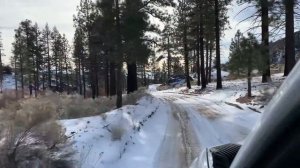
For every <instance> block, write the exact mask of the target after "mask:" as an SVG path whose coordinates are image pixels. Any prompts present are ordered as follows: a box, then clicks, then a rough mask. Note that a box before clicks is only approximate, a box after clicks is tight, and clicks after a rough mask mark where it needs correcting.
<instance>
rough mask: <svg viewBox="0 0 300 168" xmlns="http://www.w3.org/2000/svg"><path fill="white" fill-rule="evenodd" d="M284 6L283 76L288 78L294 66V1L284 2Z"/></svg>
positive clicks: (286, 0) (287, 0)
mask: <svg viewBox="0 0 300 168" xmlns="http://www.w3.org/2000/svg"><path fill="white" fill-rule="evenodd" d="M284 5H285V22H286V23H285V36H286V37H285V68H284V76H288V75H289V73H290V72H291V71H292V69H293V68H294V66H295V64H296V60H295V34H294V0H284Z"/></svg>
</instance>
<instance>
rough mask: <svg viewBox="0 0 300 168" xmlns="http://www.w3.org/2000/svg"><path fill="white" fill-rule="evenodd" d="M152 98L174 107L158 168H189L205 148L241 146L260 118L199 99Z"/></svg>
mask: <svg viewBox="0 0 300 168" xmlns="http://www.w3.org/2000/svg"><path fill="white" fill-rule="evenodd" d="M152 94H153V96H155V97H157V98H159V99H160V100H162V101H164V102H166V103H168V104H169V105H170V106H171V112H170V113H169V114H168V115H169V120H168V123H167V129H166V132H165V137H164V140H163V142H162V143H161V147H160V151H159V152H158V154H157V158H158V160H157V161H156V163H157V164H158V165H157V166H156V167H161V168H163V167H165V168H168V167H170V168H171V167H178V168H189V167H190V166H191V165H192V163H193V162H194V161H195V160H197V158H198V157H199V156H200V154H201V152H202V151H203V150H204V149H206V148H210V147H213V146H216V145H221V144H226V143H241V142H242V141H243V140H244V139H245V137H246V136H247V135H248V134H249V132H250V131H251V129H252V127H253V125H254V123H255V121H256V119H257V117H258V116H259V114H256V113H254V112H244V111H241V110H239V109H236V108H235V107H232V106H229V105H226V104H225V105H224V104H218V102H214V101H211V100H208V99H203V98H200V97H196V96H190V95H183V94H176V93H165V92H152ZM254 120H255V121H254Z"/></svg>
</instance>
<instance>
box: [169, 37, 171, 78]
mask: <svg viewBox="0 0 300 168" xmlns="http://www.w3.org/2000/svg"><path fill="white" fill-rule="evenodd" d="M170 77H171V51H170V36H169V35H168V79H169V78H170Z"/></svg>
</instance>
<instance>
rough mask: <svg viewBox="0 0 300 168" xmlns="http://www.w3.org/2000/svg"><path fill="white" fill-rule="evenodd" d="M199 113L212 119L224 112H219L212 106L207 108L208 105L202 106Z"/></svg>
mask: <svg viewBox="0 0 300 168" xmlns="http://www.w3.org/2000/svg"><path fill="white" fill-rule="evenodd" d="M198 111H199V113H200V114H201V115H202V116H204V117H206V118H208V119H211V120H214V119H217V118H220V117H221V116H222V114H220V113H218V112H217V111H215V110H214V109H211V108H207V107H201V108H199V109H198Z"/></svg>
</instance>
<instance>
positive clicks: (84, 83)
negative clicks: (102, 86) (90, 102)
mask: <svg viewBox="0 0 300 168" xmlns="http://www.w3.org/2000/svg"><path fill="white" fill-rule="evenodd" d="M83 62H84V60H81V73H82V86H83V97H84V98H86V82H85V72H84V71H85V69H84V67H85V66H84V63H83Z"/></svg>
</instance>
